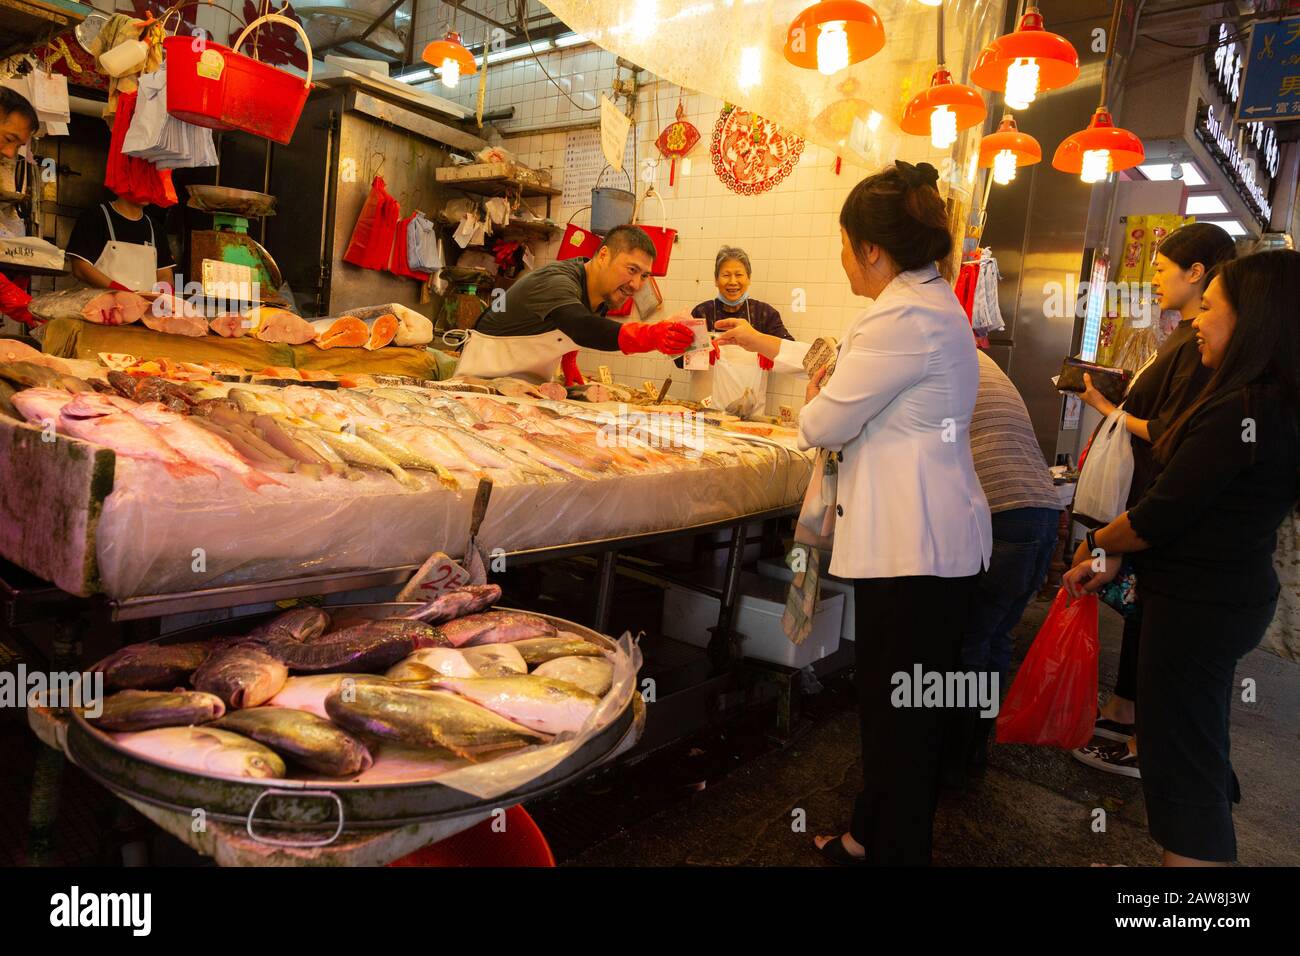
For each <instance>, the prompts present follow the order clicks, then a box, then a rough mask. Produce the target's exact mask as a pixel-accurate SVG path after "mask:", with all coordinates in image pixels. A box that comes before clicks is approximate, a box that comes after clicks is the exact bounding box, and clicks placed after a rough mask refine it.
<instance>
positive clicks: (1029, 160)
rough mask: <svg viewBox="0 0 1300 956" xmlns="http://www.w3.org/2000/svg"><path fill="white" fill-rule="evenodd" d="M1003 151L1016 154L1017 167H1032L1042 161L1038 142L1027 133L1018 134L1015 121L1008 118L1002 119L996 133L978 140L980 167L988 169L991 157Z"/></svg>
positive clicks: (991, 160) (991, 163)
mask: <svg viewBox="0 0 1300 956" xmlns="http://www.w3.org/2000/svg"><path fill="white" fill-rule="evenodd" d="M1004 149H1009V150H1011V152H1013V153H1015V154H1016V165H1017V166H1032V165H1033V164H1034V163H1039V162H1042V160H1043V148H1042V147H1041V146H1039V145H1038V140H1036V139H1034V138H1033V137H1032V136H1030V135H1029V134H1028V133H1022V132H1020V130H1019V129H1017V128H1016V121H1015V119H1013V118H1012V117H1010V116H1004V117H1002V122H1001V123H999V124H998V131H997V132H996V133H990V134H989V135H988V136H985V137H984V138H983V139H982V140H980V160H979V165H980V167H981V168H982V169H988V168H989V167H990V166H992V165H993V157H994V156H996V155H997V154H998V153H1000V152H1002V151H1003V150H1004Z"/></svg>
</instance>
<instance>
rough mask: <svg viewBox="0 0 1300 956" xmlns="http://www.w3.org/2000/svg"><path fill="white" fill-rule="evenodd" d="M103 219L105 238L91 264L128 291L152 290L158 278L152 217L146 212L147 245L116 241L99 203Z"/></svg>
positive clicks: (110, 219)
mask: <svg viewBox="0 0 1300 956" xmlns="http://www.w3.org/2000/svg"><path fill="white" fill-rule="evenodd" d="M99 209H100V212H102V213H103V214H104V221H105V222H107V223H108V242H106V243H105V244H104V251H103V252H101V253H100V254H99V258H98V259H96V260H95V268H96V269H98V270H99V271H100V272H102V273H104V275H106V276H108V277H109V278H110V279H112V280H113V281H114V282H120V283H121V284H122V285H124V286H126V287H127V288H128V289H130V290H131V291H132V292H152V291H153V287H154V283H156V282H157V281H158V250H157V249H156V248H155V244H156V243H157V241H158V240H157V237H155V236H154V232H153V220H151V219H150V218H149V217H148V216H147V215H146V216H145V217H144V218H145V221H146V222H148V223H149V238H150V242H149V244H148V245H141V244H140V243H138V242H118V241H117V235H116V234H115V233H114V232H113V217H112V216H110V215H109V214H108V207H107V206H100V207H99Z"/></svg>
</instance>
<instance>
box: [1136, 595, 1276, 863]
mask: <svg viewBox="0 0 1300 956" xmlns="http://www.w3.org/2000/svg"><path fill="white" fill-rule="evenodd" d="M1276 606H1277V603H1276V601H1274V602H1272V603H1270V604H1267V605H1264V606H1261V607H1255V608H1245V609H1242V608H1230V607H1224V606H1221V605H1214V604H1199V603H1194V602H1190V601H1180V600H1177V599H1175V598H1170V597H1164V596H1162V595H1158V594H1145V595H1143V597H1142V642H1141V649H1140V652H1139V658H1138V698H1137V733H1138V740H1139V745H1138V746H1139V754H1140V755H1141V759H1142V790H1143V792H1144V794H1145V795H1146V805H1147V826H1148V828H1149V829H1150V830H1151V838H1152V839H1153V840H1155V841H1156V842H1157V843H1159V844H1160V845H1161V846H1162V847H1164V848H1165V849H1166V850H1170V851H1172V852H1174V853H1178V854H1180V855H1182V856H1188V857H1191V858H1193V859H1196V860H1209V861H1213V862H1216V863H1229V862H1232V861H1233V860H1235V859H1236V858H1237V838H1236V834H1235V832H1234V831H1233V828H1232V805H1233V804H1234V803H1236V802H1238V801H1239V800H1240V799H1241V791H1240V790H1239V788H1238V785H1237V775H1236V774H1235V773H1233V771H1232V761H1231V760H1230V759H1229V755H1228V750H1229V740H1228V715H1229V708H1230V707H1231V704H1232V695H1233V694H1234V693H1235V692H1237V688H1236V685H1235V683H1234V680H1233V676H1234V672H1235V670H1236V666H1237V661H1238V660H1239V659H1240V658H1241V657H1243V656H1244V655H1246V654H1247V653H1249V652H1250V651H1251V650H1253V649H1254V648H1255V646H1256V645H1258V644H1259V642H1260V640H1261V639H1262V638H1263V636H1264V631H1265V630H1266V629H1267V628H1268V624H1269V622H1270V621H1271V620H1272V619H1273V611H1274V609H1275V608H1276Z"/></svg>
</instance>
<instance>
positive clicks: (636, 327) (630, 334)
mask: <svg viewBox="0 0 1300 956" xmlns="http://www.w3.org/2000/svg"><path fill="white" fill-rule="evenodd" d="M694 341H695V333H693V332H692V331H691V330H690V329H688V328H687V327H686V326H684V325H683V324H682V323H680V322H651V323H647V322H624V323H623V327H622V328H621V329H619V331H618V348H619V351H621V352H622V353H623V354H624V355H636V354H637V353H639V352H663V353H664V355H681V354H682V353H683V352H685V351H686V350H687V349H688V348H690V347H691V343H692V342H694Z"/></svg>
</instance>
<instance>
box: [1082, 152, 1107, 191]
mask: <svg viewBox="0 0 1300 956" xmlns="http://www.w3.org/2000/svg"><path fill="white" fill-rule="evenodd" d="M1109 175H1110V150H1108V149H1085V150H1084V151H1083V171H1082V172H1080V173H1079V178H1080V179H1082V180H1083V181H1084V182H1085V183H1099V182H1101V181H1102V180H1103V179H1105V178H1106V177H1107V176H1109Z"/></svg>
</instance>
